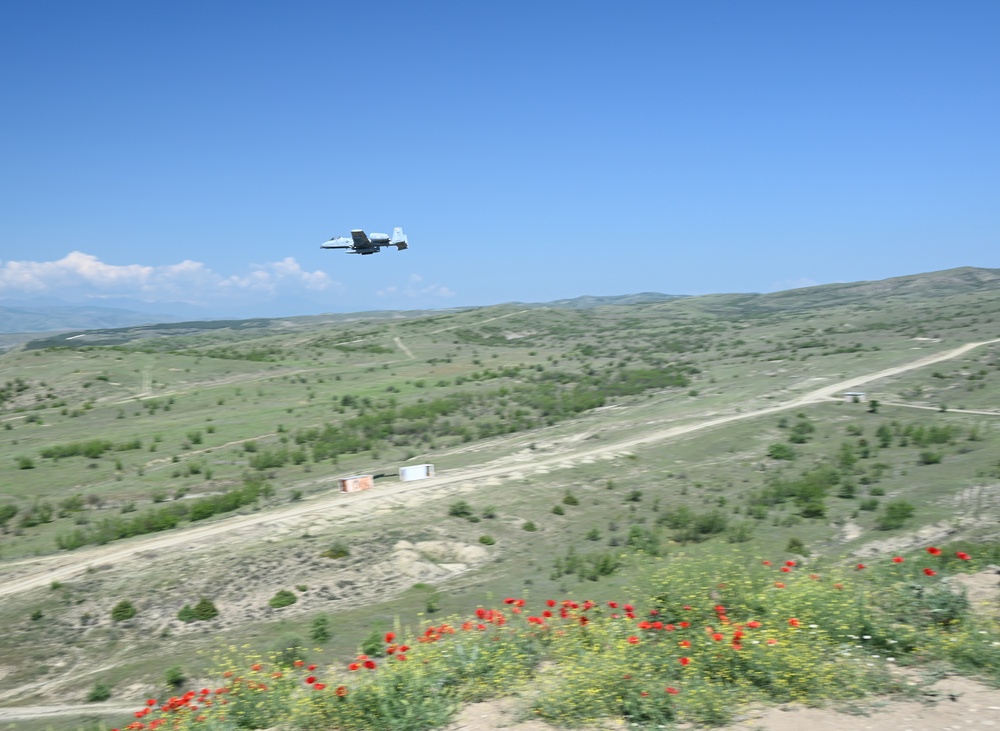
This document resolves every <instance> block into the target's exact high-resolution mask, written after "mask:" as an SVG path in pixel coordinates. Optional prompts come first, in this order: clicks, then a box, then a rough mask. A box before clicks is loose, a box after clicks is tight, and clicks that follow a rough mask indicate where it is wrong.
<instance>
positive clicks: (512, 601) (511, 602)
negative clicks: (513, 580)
mask: <svg viewBox="0 0 1000 731" xmlns="http://www.w3.org/2000/svg"><path fill="white" fill-rule="evenodd" d="M503 603H504V604H513V603H514V598H513V597H507V598H506V599H504V600H503Z"/></svg>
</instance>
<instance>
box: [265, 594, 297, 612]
mask: <svg viewBox="0 0 1000 731" xmlns="http://www.w3.org/2000/svg"><path fill="white" fill-rule="evenodd" d="M298 600H299V598H298V597H297V596H295V594H294V593H292V592H290V591H288V589H282V590H281V591H279V592H278V593H277V594H275V595H274V596H273V597H271V598H270V599H268V601H267V603H268V604H269V605H270V606H271V607H273V608H274V609H281V608H282V607H289V606H291V605H292V604H295V602H297V601H298Z"/></svg>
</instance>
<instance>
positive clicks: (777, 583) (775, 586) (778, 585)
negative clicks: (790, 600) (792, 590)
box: [774, 581, 785, 589]
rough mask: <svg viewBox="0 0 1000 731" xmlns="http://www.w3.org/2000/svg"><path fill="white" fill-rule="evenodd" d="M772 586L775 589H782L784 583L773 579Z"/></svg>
mask: <svg viewBox="0 0 1000 731" xmlns="http://www.w3.org/2000/svg"><path fill="white" fill-rule="evenodd" d="M774 588H775V589H784V588H785V585H784V584H782V583H781V582H780V581H775V582H774Z"/></svg>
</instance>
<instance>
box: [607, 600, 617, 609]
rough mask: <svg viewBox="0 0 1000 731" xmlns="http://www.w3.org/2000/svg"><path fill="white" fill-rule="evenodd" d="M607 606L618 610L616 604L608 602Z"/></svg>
mask: <svg viewBox="0 0 1000 731" xmlns="http://www.w3.org/2000/svg"><path fill="white" fill-rule="evenodd" d="M608 606H609V607H611V608H612V609H618V602H608Z"/></svg>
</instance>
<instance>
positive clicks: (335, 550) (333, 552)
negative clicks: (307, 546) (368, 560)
mask: <svg viewBox="0 0 1000 731" xmlns="http://www.w3.org/2000/svg"><path fill="white" fill-rule="evenodd" d="M350 555H351V549H350V547H349V546H348V545H347V544H346V543H344V542H343V541H336V542H335V543H334V544H333V545H332V546H330V547H329V548H328V549H326V550H325V551H323V553H321V554H320V556H322V557H323V558H346V557H348V556H350Z"/></svg>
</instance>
